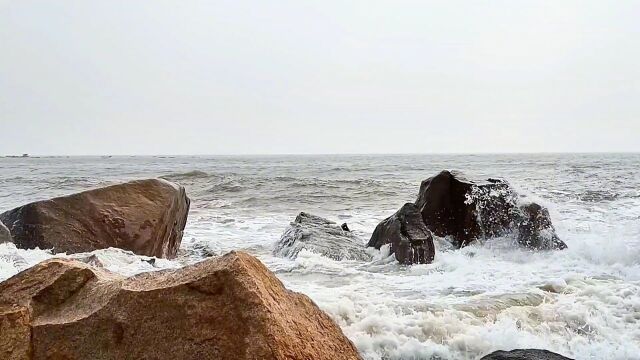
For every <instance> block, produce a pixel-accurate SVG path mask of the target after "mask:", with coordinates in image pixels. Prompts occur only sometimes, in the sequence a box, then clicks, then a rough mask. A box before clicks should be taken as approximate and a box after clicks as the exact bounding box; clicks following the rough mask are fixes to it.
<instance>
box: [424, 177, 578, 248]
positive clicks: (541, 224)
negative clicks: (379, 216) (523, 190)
mask: <svg viewBox="0 0 640 360" xmlns="http://www.w3.org/2000/svg"><path fill="white" fill-rule="evenodd" d="M415 204H416V206H418V208H419V210H420V213H421V214H422V219H423V220H424V222H425V224H426V226H427V228H428V229H429V230H431V231H432V232H433V233H434V234H435V235H437V236H441V237H444V236H450V237H451V238H452V239H453V243H454V245H455V246H456V247H458V248H460V247H463V246H466V245H468V244H469V243H471V242H472V241H474V240H476V239H487V238H492V237H496V236H502V235H507V234H512V233H513V234H515V233H517V234H518V241H519V242H520V243H521V244H523V245H525V246H528V247H531V248H535V249H563V248H566V245H565V244H564V243H563V242H562V241H561V240H560V239H559V238H558V236H557V235H556V234H555V229H554V228H553V226H552V225H551V220H550V217H549V212H548V211H547V210H546V209H545V208H543V207H542V206H540V205H538V204H535V203H534V204H533V205H526V206H521V205H520V201H519V195H518V194H517V193H516V192H515V191H514V190H513V188H512V187H511V186H510V185H509V183H508V182H506V181H504V180H501V179H487V180H470V179H468V178H466V177H465V176H464V175H463V174H461V173H459V172H455V171H442V172H441V173H439V174H438V175H436V176H433V177H431V178H429V179H427V180H424V181H423V182H422V184H421V185H420V192H419V194H418V199H417V200H416V202H415ZM547 239H553V240H547ZM547 245H549V246H547Z"/></svg>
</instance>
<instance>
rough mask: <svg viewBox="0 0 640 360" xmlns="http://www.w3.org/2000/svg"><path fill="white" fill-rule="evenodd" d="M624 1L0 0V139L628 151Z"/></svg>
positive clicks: (81, 149) (81, 146)
mask: <svg viewBox="0 0 640 360" xmlns="http://www.w3.org/2000/svg"><path fill="white" fill-rule="evenodd" d="M639 16H640V0H639V1H624V0H617V1H600V0H598V1H588V0H583V1H571V0H562V1H557V0H553V1H544V0H540V1H517V0H509V1H499V0H490V1H489V0H488V1H472V0H468V1H456V0H446V1H424V0H423V1H402V0H400V1H391V0H389V1H376V0H368V1H332V0H322V1H312V0H304V1H302V0H291V1H285V0H273V1H257V0H256V1H248V0H231V1H215V0H213V1H211V0H210V1H195V0H184V1H178V0H174V1H162V0H109V1H104V0H100V1H96V0H78V1H71V0H56V1H45V0H40V1H32V0H19V1H15V0H0V155H8V154H22V153H30V154H39V155H98V154H111V155H136V154H140V155H149V154H176V155H179V154H314V153H321V154H328V153H332V154H333V153H351V154H354V153H358V154H361V153H505V152H506V153H519V152H627V151H630V152H631V151H632V152H637V151H640V21H639Z"/></svg>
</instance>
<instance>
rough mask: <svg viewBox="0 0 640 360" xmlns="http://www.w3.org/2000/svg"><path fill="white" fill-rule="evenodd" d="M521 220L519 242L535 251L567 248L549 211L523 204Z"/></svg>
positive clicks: (536, 205) (519, 223)
mask: <svg viewBox="0 0 640 360" xmlns="http://www.w3.org/2000/svg"><path fill="white" fill-rule="evenodd" d="M519 208H520V212H521V219H520V221H519V222H518V242H519V243H520V244H522V245H524V246H526V247H529V248H531V249H535V250H562V249H566V248H567V244H565V243H564V242H563V241H562V240H560V238H559V237H558V235H557V234H556V230H555V228H554V227H553V224H552V223H551V216H550V215H549V210H547V209H546V208H544V207H542V206H540V205H538V204H536V203H529V204H523V205H521V206H520V207H519Z"/></svg>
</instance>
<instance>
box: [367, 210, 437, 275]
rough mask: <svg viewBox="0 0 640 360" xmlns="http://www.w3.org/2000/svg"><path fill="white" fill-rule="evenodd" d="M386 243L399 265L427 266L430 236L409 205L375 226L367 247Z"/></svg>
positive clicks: (431, 247) (431, 253)
mask: <svg viewBox="0 0 640 360" xmlns="http://www.w3.org/2000/svg"><path fill="white" fill-rule="evenodd" d="M386 244H391V246H390V252H391V253H392V254H395V257H396V259H397V260H398V261H399V262H400V263H401V264H430V263H431V262H432V261H433V258H434V256H435V247H434V245H433V236H432V235H431V232H430V231H429V229H427V227H426V225H425V224H424V222H423V220H422V216H421V214H420V212H419V211H418V207H417V206H416V205H415V204H412V203H406V204H405V205H404V206H403V207H402V208H400V210H398V211H397V212H396V213H395V214H393V215H392V216H390V217H388V218H386V219H385V220H383V221H382V222H381V223H380V224H378V226H377V227H376V229H375V230H374V231H373V234H372V235H371V239H370V240H369V243H367V246H368V247H374V248H376V249H380V247H381V246H383V245H386Z"/></svg>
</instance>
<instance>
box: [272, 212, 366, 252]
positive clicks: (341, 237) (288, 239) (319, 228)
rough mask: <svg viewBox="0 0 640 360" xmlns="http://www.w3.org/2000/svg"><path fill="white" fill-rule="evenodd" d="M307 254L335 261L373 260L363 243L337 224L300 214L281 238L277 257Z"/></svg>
mask: <svg viewBox="0 0 640 360" xmlns="http://www.w3.org/2000/svg"><path fill="white" fill-rule="evenodd" d="M303 249H306V250H308V251H311V252H314V253H317V254H320V255H322V256H326V257H328V258H331V259H334V260H362V261H368V260H371V255H369V254H368V253H367V251H366V249H365V247H364V245H363V243H362V241H361V240H360V239H359V238H358V237H357V236H356V235H355V234H353V233H352V232H350V231H345V230H343V229H342V228H341V227H340V226H338V225H337V224H336V223H335V222H333V221H329V220H327V219H324V218H321V217H319V216H315V215H311V214H307V213H305V212H301V213H300V214H299V215H298V216H297V217H296V219H295V221H294V222H292V223H291V224H290V225H289V227H288V228H287V229H286V230H285V232H284V233H283V234H282V236H281V237H280V241H278V243H277V244H276V247H275V249H274V251H273V253H274V254H275V255H278V256H284V257H289V258H292V259H294V258H296V257H297V256H298V253H299V252H300V251H302V250H303Z"/></svg>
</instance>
